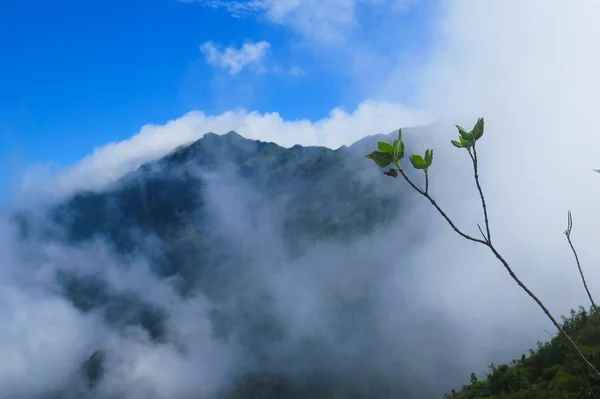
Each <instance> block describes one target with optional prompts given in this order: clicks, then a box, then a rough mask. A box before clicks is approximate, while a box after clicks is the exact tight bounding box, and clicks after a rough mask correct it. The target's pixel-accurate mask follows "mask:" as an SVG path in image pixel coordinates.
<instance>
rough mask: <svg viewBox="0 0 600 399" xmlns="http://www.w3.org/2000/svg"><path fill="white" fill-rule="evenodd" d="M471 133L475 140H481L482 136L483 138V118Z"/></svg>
mask: <svg viewBox="0 0 600 399" xmlns="http://www.w3.org/2000/svg"><path fill="white" fill-rule="evenodd" d="M471 133H472V135H473V139H475V140H479V139H480V138H481V136H483V118H479V119H477V123H475V126H474V127H473V130H472V131H471Z"/></svg>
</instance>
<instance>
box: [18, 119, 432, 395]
mask: <svg viewBox="0 0 600 399" xmlns="http://www.w3.org/2000/svg"><path fill="white" fill-rule="evenodd" d="M417 131H418V129H416V130H415V132H417ZM394 134H397V133H394ZM409 135H410V130H409ZM381 137H383V136H382V135H378V136H370V137H367V138H365V139H363V140H361V141H359V142H357V143H355V144H354V145H352V146H350V147H342V148H340V149H338V150H331V149H328V148H323V147H301V146H294V147H292V148H289V149H288V148H282V147H280V146H278V145H276V144H274V143H264V142H259V141H253V140H247V139H245V138H243V137H241V136H240V135H238V134H237V133H235V132H230V133H228V134H226V135H223V136H218V135H215V134H207V135H206V136H204V137H203V138H202V139H200V140H198V141H197V142H195V143H193V144H191V145H189V146H185V147H181V148H178V149H177V150H175V151H174V152H172V153H171V154H169V155H168V156H166V157H164V158H162V159H160V160H157V161H155V162H152V163H149V164H146V165H143V166H141V167H140V168H139V169H138V170H136V171H134V172H132V173H130V174H128V175H127V176H125V177H123V178H122V179H120V180H119V181H118V182H116V183H115V184H114V185H113V186H111V187H110V189H108V190H106V191H104V192H85V193H77V194H76V195H74V196H73V197H72V198H71V199H69V200H68V201H66V202H64V203H62V204H60V205H58V206H55V207H53V208H52V209H51V210H50V212H49V215H50V219H49V221H50V222H46V224H45V226H46V228H45V229H39V228H37V229H33V228H32V227H31V226H33V224H35V223H38V222H39V221H38V222H36V221H35V219H33V218H30V219H28V217H25V216H22V217H21V225H22V227H23V228H22V232H23V234H25V233H27V232H28V231H34V230H36V231H43V232H44V233H43V236H44V237H45V239H50V240H56V241H57V242H62V243H64V244H66V245H69V246H86V245H91V243H94V242H98V241H99V242H102V243H106V244H108V246H109V247H112V248H114V250H115V251H116V253H117V254H118V255H117V256H119V257H120V258H121V259H122V261H123V263H124V264H127V263H129V262H135V261H137V259H139V258H143V259H144V260H146V261H148V262H149V263H148V265H149V267H150V268H151V270H152V271H153V273H154V274H156V275H157V276H159V277H160V278H161V279H166V280H165V281H167V282H168V284H169V285H172V286H173V287H175V288H176V290H177V292H178V293H179V295H182V296H184V297H189V298H191V299H192V300H193V298H195V297H196V296H197V295H199V294H200V295H202V296H203V297H205V298H208V300H210V301H211V303H212V304H213V309H212V310H211V311H210V317H209V319H210V323H211V329H212V335H213V336H214V337H215V339H218V340H221V341H223V342H228V343H229V344H231V345H235V346H236V347H238V348H239V349H238V350H239V351H240V353H243V358H244V359H246V360H245V361H244V363H246V364H247V366H246V367H245V370H246V371H245V372H242V373H241V374H238V376H237V377H235V380H236V381H237V382H236V383H235V384H234V385H231V386H230V387H229V388H226V389H225V390H224V391H223V394H225V395H228V396H227V397H236V398H237V397H240V398H245V397H254V396H249V395H251V394H252V392H255V391H256V392H259V391H260V392H263V393H262V394H261V396H259V397H264V398H268V397H282V396H281V395H284V396H285V397H289V398H292V397H298V398H300V397H311V398H312V397H315V398H317V397H331V395H339V394H340V393H342V392H345V393H344V394H343V396H341V397H382V398H384V397H389V395H391V394H392V392H395V393H396V394H400V393H402V396H403V397H422V395H423V394H424V391H423V390H422V388H419V389H421V392H416V393H415V387H417V386H420V385H422V384H420V383H419V382H418V378H417V375H416V374H413V373H412V372H411V371H410V370H408V369H406V370H404V371H400V370H393V369H391V368H389V366H388V364H389V362H392V361H393V356H398V355H393V356H392V355H391V354H390V353H389V351H388V350H387V349H385V348H384V347H383V346H381V345H382V344H380V343H378V338H377V335H378V334H380V333H379V332H377V331H376V330H373V328H377V327H376V321H368V320H369V318H372V317H374V316H375V314H374V313H372V312H373V309H375V308H374V306H375V305H373V304H371V303H370V302H371V301H372V299H371V297H372V296H373V293H375V292H377V290H378V289H379V287H378V284H376V283H375V282H370V280H369V279H367V280H364V281H363V282H361V283H360V284H359V285H357V286H356V288H354V289H353V290H354V292H352V291H350V297H349V298H345V297H344V296H346V295H348V294H343V296H341V297H340V296H339V295H340V294H339V293H337V294H336V293H335V291H333V292H332V293H333V294H335V297H333V298H331V299H327V301H328V302H327V306H329V308H328V310H327V312H328V314H330V316H328V317H326V319H325V321H324V322H325V323H327V326H324V327H323V331H324V333H326V334H328V335H331V334H335V336H337V337H338V338H339V339H341V340H342V341H343V344H342V345H340V347H339V348H336V346H337V345H332V344H331V342H329V341H327V340H323V338H318V337H313V338H301V339H300V341H298V338H294V336H295V334H296V333H295V331H293V330H290V327H289V326H288V325H286V324H288V323H289V322H286V321H282V317H283V318H284V319H285V314H287V312H288V310H286V311H284V314H283V316H281V314H280V315H279V316H277V314H278V312H281V309H279V308H278V307H280V303H279V301H280V299H274V297H273V295H277V294H275V293H273V287H267V286H265V284H270V282H268V283H264V282H263V281H262V280H265V278H266V279H267V280H269V279H270V277H271V276H277V277H276V278H280V275H282V276H284V277H285V278H287V277H286V274H285V273H287V272H281V271H280V270H284V269H285V268H287V269H289V270H294V269H297V270H303V269H306V273H315V271H317V272H319V273H320V270H323V268H324V267H325V268H331V269H332V270H334V269H339V268H340V267H341V268H342V269H340V271H339V272H338V273H341V274H340V275H339V276H340V278H341V279H342V280H340V281H343V279H344V273H345V272H344V271H343V270H344V269H343V267H344V265H345V264H347V271H351V270H358V271H359V272H360V273H363V272H366V271H368V270H369V268H370V267H371V266H372V265H370V264H369V262H368V261H367V259H368V257H369V256H370V255H369V253H364V254H362V252H360V251H362V250H361V249H360V247H356V244H352V243H353V242H357V240H362V239H365V238H364V237H366V238H367V239H369V238H368V237H369V236H370V235H371V234H372V233H373V232H376V231H381V232H383V231H385V229H386V228H387V227H389V225H390V223H391V222H392V221H396V222H397V220H398V217H399V215H401V214H402V210H403V209H404V208H405V207H407V206H408V205H409V203H410V201H412V198H413V194H412V193H411V192H410V191H408V190H403V188H402V187H401V186H400V185H397V184H390V181H389V180H388V179H383V178H381V175H380V173H381V172H380V171H379V170H378V169H377V168H373V167H372V164H370V163H369V162H368V161H369V160H367V159H366V158H365V157H364V155H365V153H366V152H368V150H369V149H371V148H373V146H374V145H376V141H377V140H380V139H381ZM409 144H410V138H409ZM28 226H29V227H28ZM25 235H26V234H25ZM399 238H400V240H401V242H403V245H406V244H409V243H410V242H411V241H414V240H418V236H410V237H409V236H406V237H399ZM30 239H31V237H30ZM377 242H379V240H378V241H377ZM348 245H349V246H350V247H347V246H348ZM377 245H380V244H377ZM346 247H347V248H346ZM315 248H317V249H315ZM349 249H351V250H349ZM356 251H359V253H361V255H359V256H360V257H356V256H355V255H352V253H353V252H356ZM363 257H364V259H363V260H361V259H362V258H363ZM345 258H347V259H345ZM311 259H312V260H311ZM343 259H345V260H343ZM347 262H350V263H347ZM282 268H284V269H282ZM315 268H316V269H315ZM361 269H364V270H363V271H360V270H361ZM81 270H83V269H81ZM81 270H80V269H79V268H78V267H74V268H73V267H71V268H65V269H64V270H61V271H60V272H59V273H58V275H57V277H56V278H57V282H58V283H59V286H61V287H62V291H63V295H65V297H66V298H68V299H69V300H70V301H71V302H72V303H73V304H74V305H75V306H76V307H77V308H78V309H79V310H80V311H82V312H85V313H88V312H94V313H99V314H101V315H103V316H102V317H103V318H104V320H105V322H106V324H107V325H108V326H110V327H111V328H113V329H115V330H117V331H119V330H121V329H124V328H126V327H127V326H130V327H132V326H140V327H141V328H142V329H144V330H145V331H146V332H147V334H148V336H149V339H151V340H153V341H155V342H156V343H157V344H161V343H168V342H170V340H172V339H173V335H172V334H173V332H172V331H171V327H170V324H171V321H170V318H171V315H170V314H169V311H168V310H167V309H164V308H161V307H160V306H157V305H156V304H153V303H151V302H148V301H146V300H145V299H144V298H143V296H144V295H141V294H139V293H136V292H133V291H132V292H128V291H127V290H125V291H123V290H121V291H118V290H115V289H113V288H111V287H110V284H108V283H106V282H105V281H104V280H103V278H102V277H99V276H96V275H89V273H86V272H83V271H81ZM309 270H312V271H309ZM375 271H376V272H377V269H375ZM294 273H296V272H294ZM369 273H372V272H369ZM301 275H302V274H300V275H299V276H301ZM257 276H263V277H257ZM265 276H266V277H265ZM332 277H333V276H332ZM300 278H303V277H300ZM311 278H312V277H311ZM257 279H258V280H257ZM352 279H354V277H352ZM317 281H318V280H317ZM352 281H354V280H348V283H352V284H354V285H356V282H352ZM318 284H320V283H318ZM343 284H347V283H343ZM313 285H314V284H312V283H310V284H309V285H307V286H306V288H308V289H312V286H313ZM248 287H253V288H251V289H249V288H248ZM361 287H362V288H361ZM344 289H345V288H344ZM275 290H277V288H276V289H275ZM317 294H318V295H323V294H327V291H319V292H317ZM327 295H329V294H327ZM286 306H292V305H290V304H287V305H286ZM296 306H298V305H296V304H294V305H293V306H292V307H291V308H290V309H291V310H293V311H294V310H295V308H296ZM436 322H437V321H436ZM439 322H440V323H441V322H443V321H442V320H440V321H439ZM371 340H373V342H372V343H370V342H371ZM342 348H346V349H342ZM362 351H366V352H365V356H367V355H366V354H367V353H368V356H369V357H371V356H380V357H381V359H385V360H366V359H365V360H364V361H361V362H356V360H354V361H350V360H349V359H350V358H348V356H350V357H352V356H356V355H357V354H358V353H362ZM328 352H332V353H331V354H328ZM351 352H356V354H355V355H350V353H351ZM376 353H381V354H380V355H375V354H376ZM90 355H91V356H92V355H93V356H92V357H91V360H90V361H91V363H89V362H88V363H86V364H88V366H86V370H87V371H86V372H85V374H86V375H88V377H86V378H87V379H88V380H90V381H92V382H94V384H95V383H96V382H98V381H102V378H103V373H104V372H103V371H102V370H104V366H103V356H104V355H103V352H102V351H101V350H99V351H92V352H91V353H90ZM330 357H331V358H332V359H333V358H335V361H334V360H331V359H330ZM286 359H287V360H286ZM291 359H294V362H296V363H297V364H296V365H295V366H294V368H292V369H288V370H286V369H284V368H283V366H282V365H285V364H286V362H289V360H291ZM344 359H345V360H344ZM331 362H334V363H331ZM371 363H372V364H371ZM89 364H91V365H92V366H89ZM90 367H92V371H90ZM104 371H106V370H104ZM231 383H233V380H232V382H231ZM94 384H92V385H90V386H94ZM232 389H233V390H232ZM432 389H433V388H432ZM265 390H266V391H268V392H270V393H269V394H267V393H264V392H265ZM433 391H436V392H439V388H438V389H437V390H436V389H433ZM433 391H432V392H433ZM411 392H412V393H411ZM415 394H416V395H417V396H414V395H415ZM420 395H421V396H420ZM63 396H64V393H63ZM198 397H201V396H198ZM336 397H340V396H336Z"/></svg>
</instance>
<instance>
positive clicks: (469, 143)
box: [458, 136, 473, 148]
mask: <svg viewBox="0 0 600 399" xmlns="http://www.w3.org/2000/svg"><path fill="white" fill-rule="evenodd" d="M458 139H459V140H460V142H461V144H462V145H463V147H465V148H471V146H472V145H473V142H472V141H471V140H466V139H464V138H462V136H460V137H459V138H458Z"/></svg>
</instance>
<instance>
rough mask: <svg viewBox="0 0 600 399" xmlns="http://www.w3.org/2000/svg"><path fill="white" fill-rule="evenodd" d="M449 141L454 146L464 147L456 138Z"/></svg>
mask: <svg viewBox="0 0 600 399" xmlns="http://www.w3.org/2000/svg"><path fill="white" fill-rule="evenodd" d="M450 142H451V143H452V145H453V146H455V147H456V148H465V146H464V145H462V143H460V142H458V141H456V140H450Z"/></svg>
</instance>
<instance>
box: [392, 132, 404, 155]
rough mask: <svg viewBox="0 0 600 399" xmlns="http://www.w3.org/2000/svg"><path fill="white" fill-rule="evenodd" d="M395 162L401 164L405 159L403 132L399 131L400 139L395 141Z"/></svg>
mask: <svg viewBox="0 0 600 399" xmlns="http://www.w3.org/2000/svg"><path fill="white" fill-rule="evenodd" d="M393 155H394V157H393V158H394V162H399V161H400V160H401V159H402V158H404V142H403V141H402V130H399V133H398V138H397V139H396V140H394V153H393Z"/></svg>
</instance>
